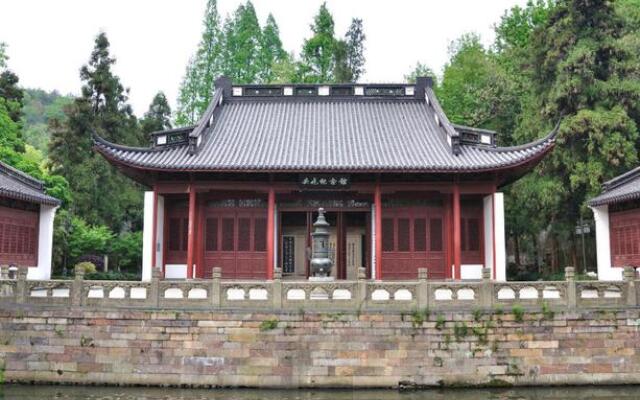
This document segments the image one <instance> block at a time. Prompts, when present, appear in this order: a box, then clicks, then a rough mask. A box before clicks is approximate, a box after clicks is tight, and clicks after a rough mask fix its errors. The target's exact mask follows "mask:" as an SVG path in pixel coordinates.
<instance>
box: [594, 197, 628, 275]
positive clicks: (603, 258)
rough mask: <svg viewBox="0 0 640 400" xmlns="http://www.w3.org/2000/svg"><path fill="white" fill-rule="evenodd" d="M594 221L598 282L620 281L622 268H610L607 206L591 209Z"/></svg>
mask: <svg viewBox="0 0 640 400" xmlns="http://www.w3.org/2000/svg"><path fill="white" fill-rule="evenodd" d="M591 210H592V211H593V219H594V220H595V221H596V252H597V261H598V280H601V281H619V280H622V268H613V267H612V266H611V241H610V237H609V206H608V205H604V206H598V207H591Z"/></svg>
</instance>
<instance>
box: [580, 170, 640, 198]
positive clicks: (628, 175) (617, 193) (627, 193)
mask: <svg viewBox="0 0 640 400" xmlns="http://www.w3.org/2000/svg"><path fill="white" fill-rule="evenodd" d="M637 199H640V167H636V168H634V169H632V170H631V171H628V172H625V173H624V174H622V175H619V176H617V177H615V178H613V179H611V180H609V181H607V182H605V183H603V184H602V193H600V194H599V195H598V196H596V197H594V198H593V199H591V200H589V202H588V204H589V205H590V206H592V207H597V206H602V205H605V204H618V203H622V202H625V201H631V200H637Z"/></svg>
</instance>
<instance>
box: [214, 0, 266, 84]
mask: <svg viewBox="0 0 640 400" xmlns="http://www.w3.org/2000/svg"><path fill="white" fill-rule="evenodd" d="M271 40H273V38H271ZM262 43H263V39H262V30H261V29H260V24H259V23H258V17H257V15H256V10H255V8H254V7H253V4H252V3H251V1H247V3H246V4H241V5H240V6H238V8H237V9H236V11H235V12H234V13H233V17H232V18H229V19H227V21H225V24H224V50H223V72H224V74H225V75H226V76H228V77H229V78H231V80H233V81H234V82H237V83H255V82H258V81H259V80H258V78H259V76H260V75H265V74H267V73H266V72H265V70H269V69H270V68H271V65H269V66H268V68H267V67H266V66H264V65H263V63H262V61H263V57H264V54H263V52H262V49H261V45H262Z"/></svg>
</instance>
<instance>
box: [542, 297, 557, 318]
mask: <svg viewBox="0 0 640 400" xmlns="http://www.w3.org/2000/svg"><path fill="white" fill-rule="evenodd" d="M541 312H542V318H544V319H546V320H552V319H553V317H554V316H555V312H554V311H553V310H552V309H551V307H549V303H547V302H546V301H545V302H543V303H542V310H541Z"/></svg>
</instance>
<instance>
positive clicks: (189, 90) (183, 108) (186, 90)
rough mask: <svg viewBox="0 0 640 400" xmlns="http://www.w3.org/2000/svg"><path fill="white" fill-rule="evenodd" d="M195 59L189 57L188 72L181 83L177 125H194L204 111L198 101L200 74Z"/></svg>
mask: <svg viewBox="0 0 640 400" xmlns="http://www.w3.org/2000/svg"><path fill="white" fill-rule="evenodd" d="M197 72H198V71H197V69H196V65H195V59H194V58H191V59H189V63H188V64H187V72H186V74H185V76H184V78H183V79H182V83H181V84H180V91H179V93H178V112H177V113H176V125H178V126H187V125H193V124H195V123H196V121H197V120H198V118H199V116H200V115H201V114H202V113H203V112H204V109H201V107H200V106H199V102H198V84H199V82H198V74H197Z"/></svg>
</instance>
